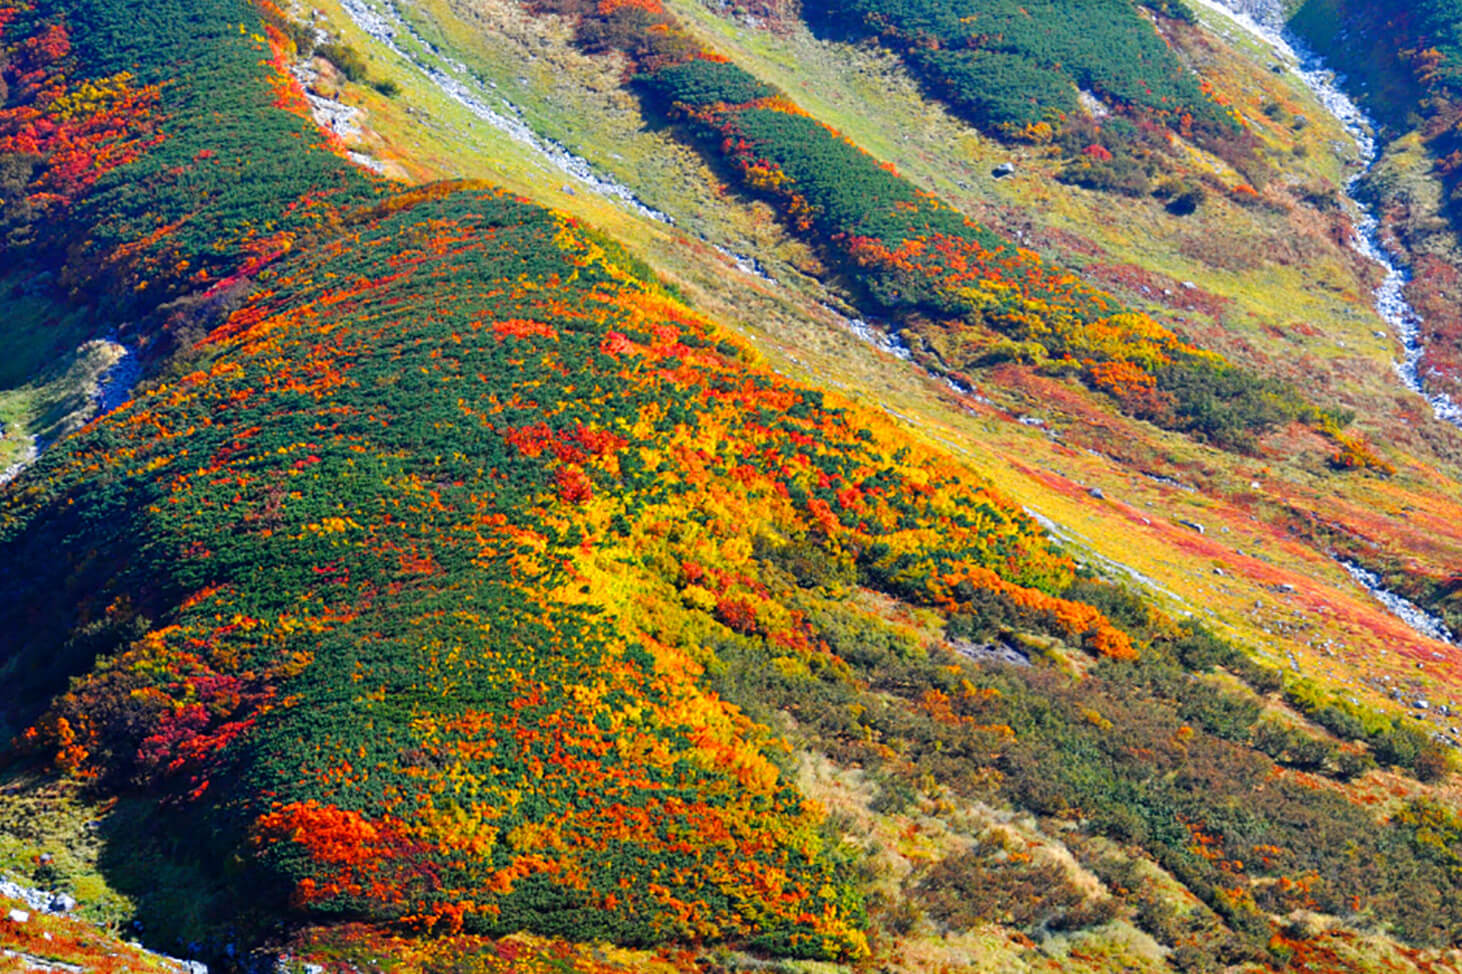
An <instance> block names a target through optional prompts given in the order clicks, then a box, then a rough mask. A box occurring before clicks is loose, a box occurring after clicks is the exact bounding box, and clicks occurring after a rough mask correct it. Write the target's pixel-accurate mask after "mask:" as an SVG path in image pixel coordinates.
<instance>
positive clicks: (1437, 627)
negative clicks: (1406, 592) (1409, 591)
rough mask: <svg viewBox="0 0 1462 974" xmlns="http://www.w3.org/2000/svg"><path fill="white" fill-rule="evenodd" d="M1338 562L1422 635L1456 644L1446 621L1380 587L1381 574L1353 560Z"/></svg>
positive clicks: (1393, 613) (1379, 600) (1399, 617)
mask: <svg viewBox="0 0 1462 974" xmlns="http://www.w3.org/2000/svg"><path fill="white" fill-rule="evenodd" d="M1340 564H1341V566H1342V567H1343V568H1344V569H1345V570H1346V571H1347V572H1349V573H1350V577H1351V578H1353V579H1355V580H1356V581H1357V582H1359V583H1360V585H1361V586H1362V587H1363V588H1364V589H1365V590H1366V591H1367V592H1370V593H1371V595H1373V596H1375V597H1376V600H1377V601H1378V602H1380V603H1381V604H1382V605H1384V606H1385V607H1386V608H1387V609H1388V610H1389V611H1390V612H1391V614H1392V615H1394V616H1395V617H1396V618H1398V619H1400V620H1401V621H1402V622H1404V623H1406V624H1407V625H1408V626H1410V627H1411V628H1412V629H1415V630H1416V631H1417V632H1419V633H1421V634H1422V635H1423V636H1430V637H1431V638H1433V639H1435V640H1437V641H1438V642H1443V643H1451V644H1452V645H1453V646H1456V645H1457V640H1456V637H1455V636H1453V635H1452V630H1450V629H1448V628H1447V624H1446V623H1444V622H1443V621H1442V620H1441V619H1438V618H1437V617H1436V616H1434V615H1432V614H1431V613H1429V612H1427V611H1426V610H1424V609H1422V608H1421V607H1420V606H1418V605H1416V604H1414V603H1412V602H1408V601H1407V600H1406V599H1404V598H1402V597H1401V596H1399V595H1397V594H1396V593H1395V592H1389V591H1387V590H1386V589H1384V588H1382V587H1381V576H1379V575H1377V574H1376V573H1374V572H1369V571H1366V570H1365V569H1364V568H1362V567H1361V566H1359V565H1357V564H1356V563H1355V562H1353V561H1342V562H1341V563H1340Z"/></svg>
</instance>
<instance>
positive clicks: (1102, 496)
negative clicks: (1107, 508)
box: [1087, 487, 1107, 501]
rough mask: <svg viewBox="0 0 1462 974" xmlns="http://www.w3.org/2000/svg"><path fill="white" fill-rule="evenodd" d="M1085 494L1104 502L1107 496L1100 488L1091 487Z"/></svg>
mask: <svg viewBox="0 0 1462 974" xmlns="http://www.w3.org/2000/svg"><path fill="white" fill-rule="evenodd" d="M1087 493H1088V494H1090V495H1091V496H1093V497H1095V498H1096V499H1097V500H1099V501H1100V500H1106V497H1107V495H1106V494H1104V493H1103V492H1102V489H1101V488H1100V487H1093V488H1091V489H1090V490H1088V491H1087Z"/></svg>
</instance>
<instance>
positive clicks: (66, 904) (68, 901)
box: [46, 893, 76, 913]
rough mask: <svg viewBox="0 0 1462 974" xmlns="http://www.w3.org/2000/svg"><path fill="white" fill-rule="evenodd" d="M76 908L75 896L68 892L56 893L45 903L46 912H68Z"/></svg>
mask: <svg viewBox="0 0 1462 974" xmlns="http://www.w3.org/2000/svg"><path fill="white" fill-rule="evenodd" d="M74 909H76V897H74V896H71V895H70V894H69V893H57V894H56V895H55V896H53V897H51V902H50V903H48V904H47V905H46V912H47V913H70V912H71V911H72V910H74Z"/></svg>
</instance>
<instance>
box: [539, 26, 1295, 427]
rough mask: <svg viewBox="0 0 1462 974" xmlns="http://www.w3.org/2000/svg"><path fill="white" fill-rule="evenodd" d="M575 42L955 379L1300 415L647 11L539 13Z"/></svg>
mask: <svg viewBox="0 0 1462 974" xmlns="http://www.w3.org/2000/svg"><path fill="white" fill-rule="evenodd" d="M549 6H550V7H551V9H553V10H555V11H558V12H560V13H568V14H571V15H576V16H577V17H578V18H579V27H578V32H579V37H580V42H581V43H582V44H583V45H585V46H586V47H587V48H589V49H591V50H594V49H604V48H608V47H614V48H617V49H620V50H623V51H625V52H627V53H628V54H630V55H631V56H632V57H634V58H635V59H636V63H637V64H638V66H639V68H640V72H639V75H638V80H639V81H640V83H641V84H642V85H643V86H644V87H645V88H646V89H647V91H648V94H649V97H650V99H651V101H652V103H653V104H654V105H656V106H657V107H658V108H659V109H660V110H661V111H663V112H666V113H668V114H669V115H670V116H671V117H672V118H673V119H677V120H682V121H684V122H686V123H687V127H688V129H689V132H690V133H691V134H692V135H693V136H694V137H695V139H696V140H697V143H698V145H699V146H700V147H701V149H702V151H703V152H705V154H706V155H707V156H708V158H710V159H711V160H712V161H713V162H715V163H717V164H723V165H728V166H729V167H730V168H731V170H732V171H733V172H734V173H735V174H736V176H737V177H738V178H739V179H740V181H741V183H742V184H743V186H744V187H745V188H747V189H748V190H751V191H753V192H755V193H758V194H760V195H763V196H765V197H767V198H769V199H771V200H772V201H773V202H775V203H776V204H777V205H778V206H779V208H780V209H781V211H782V213H783V215H784V217H785V218H786V219H787V221H788V222H789V224H790V225H791V226H792V227H793V228H794V229H795V230H796V231H797V232H798V233H799V234H801V235H803V236H805V237H806V238H807V239H809V240H810V241H811V242H814V243H815V244H817V245H818V246H819V247H820V249H821V250H822V252H823V253H824V254H826V256H827V257H829V258H830V260H831V262H832V263H833V265H834V266H835V267H837V268H838V269H839V270H840V271H842V272H843V273H844V275H845V277H846V279H847V280H849V281H850V282H853V283H852V286H853V287H854V288H855V289H856V290H857V291H858V292H860V294H861V296H862V297H863V298H864V299H865V301H866V304H867V307H868V310H869V312H870V313H874V314H879V315H887V316H889V317H891V318H893V319H894V321H896V322H897V324H898V325H899V326H900V327H901V328H903V329H906V330H907V332H908V333H909V335H910V336H913V337H916V338H917V342H916V344H915V350H916V352H918V353H920V355H921V360H922V361H924V362H925V364H927V365H928V366H930V367H931V368H934V369H936V370H938V371H941V372H943V373H945V374H948V375H951V376H953V377H955V378H956V379H961V380H965V381H968V376H967V374H966V373H967V372H968V371H969V370H972V369H975V368H978V367H980V366H985V365H991V364H996V363H998V362H1001V361H1008V360H1012V359H1013V360H1016V361H1034V362H1036V363H1038V364H1041V365H1044V366H1046V367H1047V368H1050V369H1052V370H1053V371H1057V372H1065V373H1067V374H1076V375H1080V376H1081V377H1082V378H1083V379H1084V380H1085V381H1086V382H1087V383H1088V385H1090V386H1091V387H1093V388H1095V389H1098V390H1100V391H1102V392H1105V393H1107V394H1109V395H1110V396H1112V397H1113V399H1115V400H1116V401H1117V402H1118V403H1119V404H1121V405H1122V407H1123V408H1124V409H1125V410H1126V411H1128V412H1129V413H1131V414H1133V415H1136V416H1139V417H1141V418H1144V419H1149V420H1152V421H1154V422H1156V423H1158V424H1160V425H1164V426H1168V427H1171V428H1177V429H1181V430H1184V431H1188V432H1192V433H1194V434H1196V435H1198V436H1200V437H1201V438H1204V439H1207V440H1211V441H1213V442H1216V443H1219V444H1221V445H1225V446H1247V445H1249V444H1250V443H1252V441H1253V438H1254V436H1255V435H1257V434H1259V433H1262V432H1264V431H1266V430H1268V429H1271V428H1273V427H1274V426H1276V425H1278V424H1280V423H1284V422H1287V421H1290V420H1293V419H1296V418H1298V417H1300V416H1301V415H1312V411H1311V410H1308V409H1306V407H1304V405H1303V404H1302V403H1301V402H1300V400H1299V399H1298V397H1297V396H1296V395H1295V393H1294V392H1293V391H1292V390H1289V389H1287V388H1285V387H1284V386H1283V385H1282V384H1280V383H1276V382H1271V381H1265V380H1262V379H1260V378H1258V377H1256V376H1252V375H1249V374H1246V373H1244V372H1243V371H1241V370H1239V369H1237V368H1235V367H1233V366H1231V365H1230V364H1228V363H1226V362H1224V361H1223V360H1222V359H1221V358H1220V357H1218V356H1216V355H1214V354H1212V353H1209V352H1205V351H1203V350H1201V349H1198V348H1196V347H1194V346H1192V345H1189V344H1187V343H1185V342H1183V341H1181V340H1180V339H1179V338H1178V337H1177V336H1175V335H1174V334H1173V333H1172V332H1171V331H1169V330H1168V329H1166V328H1164V327H1163V326H1162V325H1160V324H1159V323H1157V322H1156V321H1154V320H1153V319H1152V318H1150V317H1148V316H1146V315H1144V314H1140V313H1134V312H1131V311H1129V310H1128V309H1125V308H1123V307H1122V306H1121V305H1120V304H1119V303H1118V302H1117V301H1116V300H1115V299H1113V298H1112V297H1111V296H1110V295H1107V294H1105V293H1103V292H1101V291H1099V290H1097V289H1096V288H1093V287H1091V286H1089V285H1087V284H1085V283H1084V282H1082V281H1081V280H1080V279H1079V278H1078V277H1076V276H1075V275H1073V274H1071V273H1069V272H1067V271H1065V270H1063V269H1061V268H1059V267H1056V266H1054V265H1052V264H1050V263H1048V262H1046V261H1044V260H1043V259H1042V258H1041V257H1040V256H1039V255H1038V254H1036V253H1034V252H1033V251H1030V250H1026V249H1024V248H1020V247H1017V246H1015V245H1014V244H1013V243H1012V242H1010V241H1008V240H1004V239H1002V238H1001V237H1000V236H999V235H998V234H996V233H994V232H992V231H990V230H989V229H988V228H985V227H982V226H980V225H978V224H976V223H974V222H972V221H970V220H969V219H967V218H966V217H964V216H963V215H962V214H961V213H959V212H958V211H956V210H954V209H953V208H951V207H949V206H948V205H947V204H945V203H944V202H942V201H941V200H939V199H938V198H936V197H934V196H933V195H931V194H929V193H926V192H923V191H921V190H919V189H918V188H917V187H915V186H914V185H913V184H912V183H910V182H909V181H907V180H906V179H904V178H902V177H901V176H899V175H898V174H897V173H896V172H893V171H892V170H891V168H890V167H887V166H883V165H880V164H879V163H878V162H877V161H876V160H875V159H874V158H872V157H871V156H869V155H868V154H867V153H865V152H863V151H862V150H860V149H859V148H858V147H857V146H855V145H853V144H851V143H850V142H848V141H847V140H846V139H844V138H843V137H842V136H841V135H839V134H838V133H837V132H835V131H833V130H831V129H829V128H828V127H827V126H825V125H823V124H821V123H819V122H818V121H817V120H815V119H813V118H810V117H809V116H807V115H806V113H805V112H803V111H802V110H801V109H800V108H798V107H797V106H796V105H795V104H793V103H791V102H790V101H788V100H787V99H786V98H785V97H784V96H783V95H782V94H781V93H780V92H776V91H775V90H774V89H773V88H771V87H770V86H768V85H766V84H764V83H762V82H760V81H758V80H757V79H756V78H755V77H753V76H751V75H750V74H748V73H747V72H745V71H743V70H742V69H740V68H738V67H736V66H735V65H731V64H728V63H725V62H724V59H722V58H720V57H719V56H718V55H716V54H715V53H713V52H708V51H703V50H701V49H700V48H699V45H698V44H697V43H696V42H695V41H694V40H693V39H692V38H690V37H689V36H688V35H687V34H685V33H684V32H683V30H682V29H681V28H680V27H679V25H678V24H677V23H676V22H675V21H674V19H673V18H672V17H671V16H670V15H669V14H667V13H666V12H665V11H664V10H663V9H661V8H660V7H659V5H658V4H657V3H651V4H607V5H598V6H592V7H591V6H588V5H586V4H583V3H579V2H576V0H568V2H560V3H555V4H552V5H549Z"/></svg>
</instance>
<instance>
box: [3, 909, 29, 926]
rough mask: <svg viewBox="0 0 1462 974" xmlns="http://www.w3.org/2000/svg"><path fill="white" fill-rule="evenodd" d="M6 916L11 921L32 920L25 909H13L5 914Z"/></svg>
mask: <svg viewBox="0 0 1462 974" xmlns="http://www.w3.org/2000/svg"><path fill="white" fill-rule="evenodd" d="M5 918H6V919H7V920H9V921H10V922H11V923H29V922H30V914H29V913H27V912H26V911H24V910H11V911H10V912H9V913H7V914H6V915H5Z"/></svg>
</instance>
